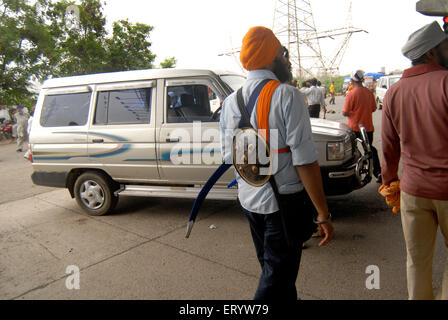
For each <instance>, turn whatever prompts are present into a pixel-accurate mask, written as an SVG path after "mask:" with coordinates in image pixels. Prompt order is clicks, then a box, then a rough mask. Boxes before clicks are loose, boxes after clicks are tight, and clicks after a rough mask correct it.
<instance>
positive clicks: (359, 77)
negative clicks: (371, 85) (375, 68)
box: [350, 70, 364, 82]
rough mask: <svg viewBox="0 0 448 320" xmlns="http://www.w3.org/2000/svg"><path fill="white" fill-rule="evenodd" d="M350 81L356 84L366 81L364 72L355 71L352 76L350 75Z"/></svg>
mask: <svg viewBox="0 0 448 320" xmlns="http://www.w3.org/2000/svg"><path fill="white" fill-rule="evenodd" d="M350 79H352V80H353V81H356V82H362V81H364V71H362V70H356V71H353V72H352V74H351V75H350Z"/></svg>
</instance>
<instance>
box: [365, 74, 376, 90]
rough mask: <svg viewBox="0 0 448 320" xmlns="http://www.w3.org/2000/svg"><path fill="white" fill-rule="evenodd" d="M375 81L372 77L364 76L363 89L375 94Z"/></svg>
mask: <svg viewBox="0 0 448 320" xmlns="http://www.w3.org/2000/svg"><path fill="white" fill-rule="evenodd" d="M375 86H376V80H375V77H374V76H364V87H366V88H367V89H369V90H370V91H372V93H373V94H375Z"/></svg>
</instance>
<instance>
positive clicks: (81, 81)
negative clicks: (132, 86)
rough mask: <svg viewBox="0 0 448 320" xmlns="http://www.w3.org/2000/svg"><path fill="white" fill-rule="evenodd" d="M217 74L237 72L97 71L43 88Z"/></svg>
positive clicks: (43, 86) (51, 80)
mask: <svg viewBox="0 0 448 320" xmlns="http://www.w3.org/2000/svg"><path fill="white" fill-rule="evenodd" d="M216 74H219V75H223V74H229V75H231V74H237V73H235V72H230V71H216V72H214V71H212V70H201V69H176V68H170V69H146V70H135V71H121V72H109V73H97V74H89V75H82V76H72V77H63V78H54V79H49V80H46V81H45V82H44V83H43V85H42V89H49V88H60V87H69V86H70V87H71V86H82V85H93V84H100V83H111V82H124V81H143V80H152V79H158V78H178V77H193V76H215V75H216Z"/></svg>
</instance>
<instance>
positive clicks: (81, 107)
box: [40, 92, 91, 127]
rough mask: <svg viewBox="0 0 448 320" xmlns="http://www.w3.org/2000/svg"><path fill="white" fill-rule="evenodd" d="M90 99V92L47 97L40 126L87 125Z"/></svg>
mask: <svg viewBox="0 0 448 320" xmlns="http://www.w3.org/2000/svg"><path fill="white" fill-rule="evenodd" d="M90 97H91V93H90V92H86V93H69V94H58V95H48V96H46V97H45V100H44V105H43V109H42V114H41V116H40V125H41V126H42V127H67V126H83V125H85V124H86V123H87V117H88V115H89V106H90Z"/></svg>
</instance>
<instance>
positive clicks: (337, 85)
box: [321, 76, 346, 93]
mask: <svg viewBox="0 0 448 320" xmlns="http://www.w3.org/2000/svg"><path fill="white" fill-rule="evenodd" d="M344 77H346V76H337V77H333V78H327V79H325V80H321V82H322V84H323V85H324V86H325V88H327V90H328V89H330V86H331V81H334V89H335V91H336V93H342V85H343V84H344Z"/></svg>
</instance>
